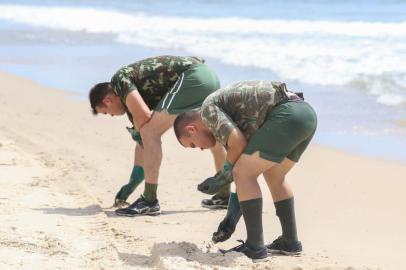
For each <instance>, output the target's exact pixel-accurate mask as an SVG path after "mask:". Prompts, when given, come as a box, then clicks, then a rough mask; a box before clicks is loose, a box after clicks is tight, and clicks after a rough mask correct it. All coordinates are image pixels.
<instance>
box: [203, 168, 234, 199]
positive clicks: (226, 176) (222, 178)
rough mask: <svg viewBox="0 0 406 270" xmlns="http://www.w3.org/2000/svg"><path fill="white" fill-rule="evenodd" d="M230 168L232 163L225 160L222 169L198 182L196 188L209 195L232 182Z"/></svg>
mask: <svg viewBox="0 0 406 270" xmlns="http://www.w3.org/2000/svg"><path fill="white" fill-rule="evenodd" d="M232 169H233V165H232V164H231V163H230V162H228V161H226V162H225V163H224V167H223V170H221V171H219V172H218V173H216V174H215V175H214V176H212V177H209V178H207V179H206V180H204V181H203V182H202V183H200V184H199V185H198V186H197V190H199V191H201V192H203V193H206V194H210V195H213V194H215V193H217V192H218V191H219V190H220V188H222V187H223V186H224V185H227V184H228V183H231V182H233V173H232Z"/></svg>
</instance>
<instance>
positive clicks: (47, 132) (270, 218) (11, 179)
mask: <svg viewBox="0 0 406 270" xmlns="http://www.w3.org/2000/svg"><path fill="white" fill-rule="evenodd" d="M0 82H1V86H2V87H1V89H0V189H1V194H0V216H1V227H0V269H405V267H406V263H405V262H404V258H403V255H404V252H405V247H404V243H406V233H405V228H406V203H405V199H404V195H403V193H404V190H405V187H406V183H405V180H406V166H405V165H404V164H397V163H395V162H387V161H382V160H375V159H370V158H366V157H358V156H354V155H350V154H348V153H344V152H341V151H337V150H334V149H329V148H324V147H320V146H317V145H311V146H310V148H309V150H308V151H307V152H306V153H305V155H304V156H303V158H302V160H301V162H300V163H299V164H298V165H297V166H296V168H294V170H293V171H292V172H291V174H290V175H289V181H290V182H291V183H292V185H293V187H294V189H295V200H296V212H297V221H298V229H299V235H300V238H301V240H302V242H303V246H304V254H303V255H302V256H301V257H285V256H278V257H269V259H268V260H267V261H266V262H261V263H256V264H254V263H252V262H251V261H250V260H248V259H247V258H245V257H244V256H241V255H239V254H236V253H233V254H227V256H223V255H220V254H219V253H218V252H217V249H218V248H219V247H221V248H230V247H232V246H234V245H235V244H237V242H236V241H235V240H236V239H241V238H242V239H244V238H245V229H244V226H243V222H240V224H239V226H238V228H237V231H236V233H235V234H234V235H233V237H232V238H231V239H230V240H229V241H227V242H226V243H222V244H218V245H213V244H211V243H210V241H209V240H210V237H211V233H212V232H213V231H214V230H215V229H216V228H217V225H218V222H219V221H220V220H221V219H222V217H223V215H224V214H225V211H210V210H207V209H203V208H201V207H200V201H201V200H202V199H203V198H205V195H204V194H201V193H199V192H197V191H196V185H197V184H198V183H199V182H200V181H201V180H202V179H203V178H205V177H207V176H210V175H211V174H212V172H213V171H214V169H213V165H212V161H211V157H210V154H209V153H208V152H207V151H206V152H207V153H206V152H201V151H200V150H185V149H182V148H181V147H180V146H179V145H178V144H177V142H176V139H175V138H174V136H173V132H172V131H170V132H168V133H167V134H166V135H165V136H164V138H163V144H164V160H163V166H162V170H161V180H160V181H161V183H160V187H159V190H158V196H159V199H160V203H161V208H162V215H161V216H157V217H138V218H128V217H117V216H115V214H114V209H113V208H111V205H112V203H113V198H114V195H115V193H116V191H117V190H118V189H119V188H120V187H121V185H122V184H124V183H125V182H127V179H128V176H129V173H130V170H131V167H132V160H133V148H134V145H133V143H132V141H131V139H130V136H129V134H128V133H127V131H126V130H125V128H124V126H125V125H129V123H128V122H127V121H128V120H126V117H120V118H117V119H116V118H110V117H94V116H92V115H91V113H90V110H89V107H88V104H87V101H86V100H83V101H81V100H78V99H77V98H76V97H75V96H74V95H72V94H69V93H66V92H63V91H58V90H55V89H49V88H47V87H44V86H41V85H38V84H36V83H34V82H32V81H30V80H28V79H24V78H19V77H16V76H14V75H10V74H6V73H0ZM371 147H373V146H372V145H371ZM261 185H262V186H263V189H262V190H263V195H264V218H263V219H264V234H265V238H266V241H267V242H269V241H272V240H273V239H274V238H276V237H277V236H278V235H279V234H280V227H279V223H278V220H277V217H276V216H275V211H274V207H273V204H272V201H271V199H270V194H269V192H268V191H266V188H265V186H264V183H263V181H262V180H261ZM142 189H143V188H142V187H139V188H138V189H137V191H136V192H135V193H134V194H133V195H132V196H131V197H130V200H134V199H135V198H136V197H137V196H138V195H139V193H140V192H141V191H142Z"/></svg>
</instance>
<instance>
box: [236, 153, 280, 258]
mask: <svg viewBox="0 0 406 270" xmlns="http://www.w3.org/2000/svg"><path fill="white" fill-rule="evenodd" d="M274 164H275V163H274V162H271V161H268V160H265V159H262V158H260V157H259V153H258V152H256V153H255V154H253V155H246V154H243V155H241V157H240V158H239V159H238V161H237V162H236V164H235V165H234V168H233V177H234V182H235V185H236V188H237V193H238V197H239V200H240V206H241V211H242V214H243V217H244V221H245V225H246V229H247V245H248V247H250V248H251V249H254V250H263V249H264V240H263V230H262V195H261V190H260V187H259V185H258V182H257V178H258V176H259V175H260V174H262V173H263V172H264V171H266V170H268V169H269V168H271V167H272V166H273V165H274Z"/></svg>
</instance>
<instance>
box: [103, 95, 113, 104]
mask: <svg viewBox="0 0 406 270" xmlns="http://www.w3.org/2000/svg"><path fill="white" fill-rule="evenodd" d="M102 102H103V105H104V106H108V105H110V104H111V103H112V102H113V101H112V100H111V98H110V97H109V96H105V97H104V98H103V100H102Z"/></svg>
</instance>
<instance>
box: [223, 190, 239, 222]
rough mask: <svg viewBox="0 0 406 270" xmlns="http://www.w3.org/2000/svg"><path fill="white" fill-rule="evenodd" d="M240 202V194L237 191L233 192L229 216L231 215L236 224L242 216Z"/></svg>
mask: <svg viewBox="0 0 406 270" xmlns="http://www.w3.org/2000/svg"><path fill="white" fill-rule="evenodd" d="M241 215H242V213H241V209H240V202H239V201H238V195H237V193H235V192H231V194H230V199H229V201H228V206H227V216H229V217H230V218H231V219H232V221H233V222H234V224H235V225H237V223H238V221H239V220H240V218H241Z"/></svg>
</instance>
